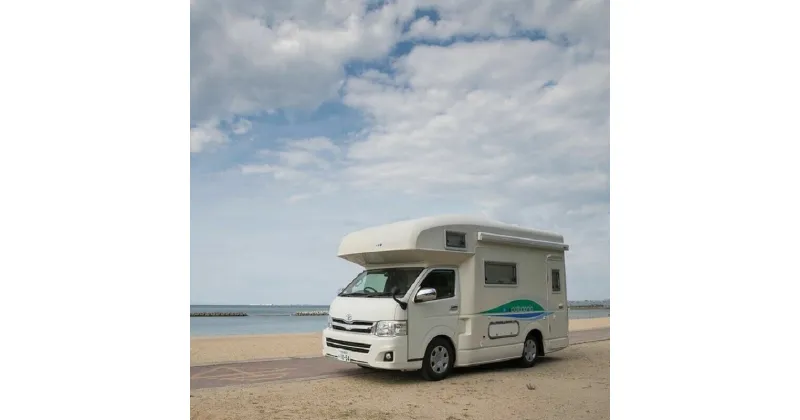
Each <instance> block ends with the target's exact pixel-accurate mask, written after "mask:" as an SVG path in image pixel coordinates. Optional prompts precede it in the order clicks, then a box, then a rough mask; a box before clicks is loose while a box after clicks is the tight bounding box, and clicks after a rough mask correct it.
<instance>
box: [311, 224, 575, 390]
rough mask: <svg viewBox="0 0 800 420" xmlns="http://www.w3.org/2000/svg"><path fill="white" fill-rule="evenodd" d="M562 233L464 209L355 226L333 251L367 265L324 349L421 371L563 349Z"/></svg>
mask: <svg viewBox="0 0 800 420" xmlns="http://www.w3.org/2000/svg"><path fill="white" fill-rule="evenodd" d="M568 249H569V247H568V246H567V245H566V244H564V239H563V237H562V236H561V235H557V234H553V233H547V232H542V231H538V230H533V229H526V228H520V227H517V226H514V225H507V224H503V223H498V222H494V221H489V220H485V219H481V218H473V217H467V216H436V217H428V218H422V219H414V220H408V221H403V222H396V223H392V224H388V225H384V226H378V227H373V228H368V229H364V230H360V231H357V232H353V233H351V234H349V235H347V236H345V237H344V238H343V239H342V242H341V244H340V247H339V257H341V258H343V259H345V260H347V261H350V262H353V263H355V264H358V265H360V266H361V267H363V268H364V271H363V272H362V273H361V274H359V275H358V276H357V277H356V278H355V279H353V280H352V281H351V282H350V284H348V285H347V287H345V288H344V289H343V290H342V291H341V292H340V293H339V295H338V296H337V297H336V298H335V299H334V301H333V302H332V304H331V307H330V311H329V313H330V318H329V320H328V326H327V327H326V328H325V330H324V331H323V343H322V345H323V349H322V352H323V354H324V355H325V356H328V357H332V358H336V359H338V360H341V361H344V362H350V363H356V364H358V365H360V366H362V367H372V368H379V369H392V370H421V371H422V375H423V377H425V378H426V379H428V380H439V379H443V378H445V377H446V376H447V375H449V373H450V371H451V369H452V368H453V367H460V366H470V365H477V364H484V363H492V362H497V361H503V360H510V359H519V360H520V363H521V364H522V365H524V366H532V365H533V364H534V363H535V362H536V360H537V358H538V357H541V356H543V355H545V354H547V353H551V352H554V351H557V350H561V349H563V348H566V347H567V346H568V344H569V342H568V338H567V330H568V313H567V311H568V309H567V287H566V270H565V264H564V254H565V251H567V250H568Z"/></svg>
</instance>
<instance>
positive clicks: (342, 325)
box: [331, 318, 375, 334]
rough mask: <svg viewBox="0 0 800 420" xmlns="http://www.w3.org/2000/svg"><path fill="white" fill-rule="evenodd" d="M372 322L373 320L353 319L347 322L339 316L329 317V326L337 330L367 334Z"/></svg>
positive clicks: (370, 330)
mask: <svg viewBox="0 0 800 420" xmlns="http://www.w3.org/2000/svg"><path fill="white" fill-rule="evenodd" d="M374 324H375V323H374V322H370V321H353V322H349V323H348V322H345V321H344V320H343V319H341V318H331V328H333V329H334V330H338V331H347V332H353V333H361V334H369V333H371V332H372V326H373V325H374Z"/></svg>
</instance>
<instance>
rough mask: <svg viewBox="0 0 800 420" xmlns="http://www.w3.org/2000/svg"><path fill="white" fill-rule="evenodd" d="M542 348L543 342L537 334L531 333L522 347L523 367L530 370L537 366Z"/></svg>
mask: <svg viewBox="0 0 800 420" xmlns="http://www.w3.org/2000/svg"><path fill="white" fill-rule="evenodd" d="M540 346H541V342H540V341H539V338H538V337H537V336H536V334H534V333H530V334H528V336H527V337H525V344H524V345H523V347H522V357H521V358H520V364H521V365H522V367H526V368H528V367H531V366H533V365H534V364H536V360H537V359H538V358H539V347H540Z"/></svg>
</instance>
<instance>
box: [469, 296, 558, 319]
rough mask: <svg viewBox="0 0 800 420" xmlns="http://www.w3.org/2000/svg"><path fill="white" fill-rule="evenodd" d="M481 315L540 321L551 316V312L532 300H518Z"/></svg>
mask: <svg viewBox="0 0 800 420" xmlns="http://www.w3.org/2000/svg"><path fill="white" fill-rule="evenodd" d="M481 314H483V315H489V316H502V317H508V318H520V319H539V318H544V317H545V316H547V315H549V314H550V312H547V311H546V310H545V309H544V308H543V307H542V305H539V304H538V303H536V302H534V301H532V300H527V299H518V300H513V301H511V302H508V303H505V304H503V305H500V306H498V307H496V308H492V309H489V310H488V311H483V312H481Z"/></svg>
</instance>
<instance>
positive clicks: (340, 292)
mask: <svg viewBox="0 0 800 420" xmlns="http://www.w3.org/2000/svg"><path fill="white" fill-rule="evenodd" d="M343 291H344V288H342V287H340V288H338V289H336V294H337V295H340V294H342V292H343Z"/></svg>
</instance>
